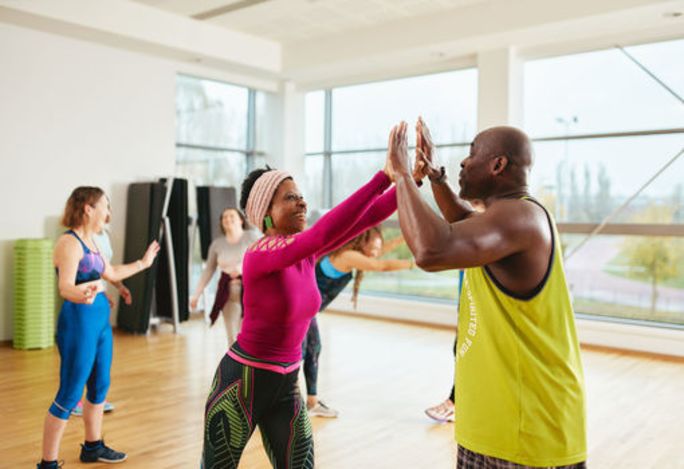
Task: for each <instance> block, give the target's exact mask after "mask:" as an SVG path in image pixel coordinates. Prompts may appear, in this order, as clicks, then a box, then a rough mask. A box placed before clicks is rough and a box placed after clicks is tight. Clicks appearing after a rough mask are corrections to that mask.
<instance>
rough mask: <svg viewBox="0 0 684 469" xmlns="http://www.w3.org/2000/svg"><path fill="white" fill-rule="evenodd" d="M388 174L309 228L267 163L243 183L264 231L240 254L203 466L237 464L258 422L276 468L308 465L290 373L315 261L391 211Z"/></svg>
mask: <svg viewBox="0 0 684 469" xmlns="http://www.w3.org/2000/svg"><path fill="white" fill-rule="evenodd" d="M388 174H389V171H388V168H385V170H384V171H379V172H378V173H377V174H375V175H374V176H373V178H372V179H371V180H370V181H369V182H368V183H366V184H365V185H364V186H363V187H361V188H360V189H359V190H357V191H356V192H355V193H354V194H352V195H351V196H350V197H349V198H348V199H346V200H345V201H344V202H342V203H341V204H339V205H338V206H337V207H335V208H334V209H332V210H330V211H329V212H328V213H327V214H326V215H325V216H323V217H322V218H321V219H320V220H319V221H318V222H317V223H316V224H314V225H313V226H312V227H311V228H309V229H305V228H306V210H307V206H306V202H305V201H304V198H303V197H302V195H301V193H300V192H299V189H298V188H297V185H296V184H295V182H294V180H293V179H292V177H291V176H290V175H289V174H287V173H285V172H283V171H278V170H274V169H271V168H268V167H267V168H266V169H258V170H256V171H253V172H252V173H250V174H249V176H248V177H247V179H246V180H245V181H244V183H243V185H242V197H241V200H240V205H241V207H242V208H243V209H244V210H245V213H246V214H247V218H248V220H249V222H250V223H251V224H253V225H255V226H257V227H259V228H261V229H262V231H263V232H264V234H265V236H264V237H263V238H261V239H260V240H258V241H257V242H255V243H254V244H253V245H252V246H250V248H249V249H248V250H247V252H246V253H245V257H244V261H243V266H242V278H243V294H244V300H243V301H244V303H243V307H244V319H243V323H242V330H241V332H240V334H239V335H238V337H237V341H236V342H235V343H234V344H233V345H232V346H231V347H230V349H229V350H228V352H227V354H226V355H225V356H224V358H223V360H222V361H221V363H220V364H219V366H218V369H217V371H216V375H215V377H214V381H213V383H212V389H211V392H210V393H209V397H208V399H207V404H206V409H205V426H204V450H203V454H202V467H203V468H206V469H208V468H234V467H237V465H238V463H239V461H240V456H241V455H242V451H243V449H244V447H245V445H246V444H247V441H248V440H249V438H250V436H251V435H252V432H253V431H254V429H255V427H256V426H259V429H260V431H261V435H262V439H263V443H264V447H265V448H266V451H267V453H268V456H269V458H270V460H271V464H273V466H274V467H278V468H288V469H296V468H310V467H313V466H314V452H313V437H312V433H311V424H310V422H309V417H308V415H307V412H306V405H305V404H304V402H303V399H302V397H301V395H300V392H299V386H298V385H297V374H298V370H299V366H300V361H301V355H302V340H303V339H304V336H305V335H306V331H307V329H308V327H309V322H310V321H311V318H313V317H314V316H315V314H316V313H317V312H318V309H319V306H320V303H321V296H320V294H319V293H318V288H317V286H316V277H315V266H316V260H317V259H318V258H319V257H321V256H322V255H325V254H326V253H329V252H331V251H333V250H335V249H336V248H338V247H340V246H342V245H343V244H344V243H346V242H347V241H349V240H350V239H352V238H354V237H355V236H357V235H358V234H360V233H362V232H363V231H364V230H366V229H368V228H369V227H371V226H373V225H377V224H378V223H380V222H381V221H382V220H384V219H386V218H387V217H389V216H390V215H391V214H392V213H393V212H394V211H395V210H396V208H397V202H396V194H395V190H394V189H390V190H388V189H389V187H390V185H391V181H390V179H389V177H388Z"/></svg>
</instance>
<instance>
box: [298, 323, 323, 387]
mask: <svg viewBox="0 0 684 469" xmlns="http://www.w3.org/2000/svg"><path fill="white" fill-rule="evenodd" d="M321 348H322V346H321V334H320V332H319V331H318V321H316V316H314V317H313V318H311V323H309V330H308V331H307V332H306V337H304V342H303V343H302V360H303V361H304V379H305V380H306V393H307V394H308V395H309V396H315V395H316V394H317V393H318V357H320V356H321Z"/></svg>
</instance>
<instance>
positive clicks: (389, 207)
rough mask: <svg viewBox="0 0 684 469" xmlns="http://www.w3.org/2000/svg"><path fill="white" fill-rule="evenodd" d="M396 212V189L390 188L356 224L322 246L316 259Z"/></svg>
mask: <svg viewBox="0 0 684 469" xmlns="http://www.w3.org/2000/svg"><path fill="white" fill-rule="evenodd" d="M396 210H397V192H396V188H394V187H393V188H391V189H390V190H388V191H386V192H385V193H384V194H382V196H380V197H378V198H377V199H376V200H375V202H374V203H373V205H371V206H370V207H369V208H368V210H366V211H365V212H364V214H363V216H362V217H361V218H359V219H358V220H357V221H356V223H352V224H351V226H350V227H349V228H347V230H346V231H344V232H343V233H342V234H340V235H339V236H338V237H337V239H335V240H334V241H333V242H332V243H329V244H327V245H326V246H324V247H323V248H322V249H321V250H320V251H319V252H317V253H316V256H317V257H321V256H323V255H325V254H327V253H329V252H333V251H334V250H336V249H338V248H339V247H341V246H344V244H345V243H348V242H349V241H350V240H352V239H354V238H355V237H356V236H358V235H360V234H361V233H363V232H364V231H366V230H367V229H368V228H370V227H372V226H375V225H377V224H379V223H381V222H382V221H383V220H385V219H387V218H389V216H390V215H392V214H393V213H394V212H395V211H396Z"/></svg>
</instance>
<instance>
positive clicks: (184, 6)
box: [134, 0, 511, 43]
mask: <svg viewBox="0 0 684 469" xmlns="http://www.w3.org/2000/svg"><path fill="white" fill-rule="evenodd" d="M134 1H136V2H138V3H144V4H146V5H148V6H152V7H155V8H160V9H162V10H166V11H169V12H172V13H177V14H181V15H184V16H190V17H192V16H194V15H198V14H202V13H207V12H212V11H214V10H216V9H219V8H222V7H231V8H234V9H233V10H231V11H229V12H226V13H224V14H217V15H216V16H213V17H212V18H209V19H205V20H203V21H208V22H211V23H213V24H215V25H217V26H223V27H226V28H229V29H232V30H234V31H241V32H244V33H248V34H252V35H255V36H260V37H264V38H268V39H273V40H276V41H278V42H281V43H289V42H296V41H302V40H309V39H316V38H321V37H324V36H330V35H334V34H339V33H344V32H347V31H353V30H356V29H362V28H363V29H365V28H373V27H375V26H381V25H384V24H387V23H391V22H393V21H397V20H405V19H410V18H420V17H423V16H429V15H434V14H439V13H440V12H445V11H449V12H450V14H453V12H454V10H457V9H458V8H464V7H468V6H473V5H476V4H493V3H497V2H498V3H501V2H502V1H503V2H506V1H508V2H510V1H511V0H134Z"/></svg>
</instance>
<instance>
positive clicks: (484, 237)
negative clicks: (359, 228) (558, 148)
mask: <svg viewBox="0 0 684 469" xmlns="http://www.w3.org/2000/svg"><path fill="white" fill-rule="evenodd" d="M388 158H389V159H390V167H391V168H392V170H393V171H394V175H395V180H396V187H397V205H398V207H399V226H400V227H401V231H402V233H403V235H404V239H406V243H407V244H408V246H409V249H411V252H413V254H414V256H415V259H416V264H417V265H418V266H419V267H420V268H422V269H424V270H427V271H431V272H432V271H439V270H447V269H456V268H464V267H474V266H481V265H486V264H490V263H492V262H496V261H498V260H500V259H503V258H504V257H508V256H510V255H512V254H515V253H516V252H520V251H522V250H523V249H525V247H526V243H529V242H530V241H529V240H530V238H531V237H530V236H529V233H528V231H529V230H526V226H529V223H527V222H528V221H529V217H527V216H525V213H518V212H521V211H522V212H524V207H523V205H522V204H521V203H520V202H519V201H515V200H511V201H501V202H498V203H496V204H493V206H492V207H490V208H489V209H488V210H487V211H486V212H485V213H483V214H481V215H478V216H474V217H469V218H466V219H463V220H462V221H458V222H455V223H451V224H450V223H448V222H446V221H445V220H443V219H441V218H440V217H438V216H437V214H436V213H434V212H433V211H432V209H431V208H430V207H429V206H428V205H427V203H426V202H425V201H424V200H423V198H422V197H421V195H420V192H419V191H418V187H417V186H416V184H415V182H414V181H413V179H412V177H411V175H410V174H409V171H408V151H407V144H406V124H405V123H402V124H400V125H399V126H397V127H395V128H394V129H393V130H392V137H391V138H390V150H389V151H388Z"/></svg>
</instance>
